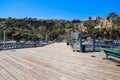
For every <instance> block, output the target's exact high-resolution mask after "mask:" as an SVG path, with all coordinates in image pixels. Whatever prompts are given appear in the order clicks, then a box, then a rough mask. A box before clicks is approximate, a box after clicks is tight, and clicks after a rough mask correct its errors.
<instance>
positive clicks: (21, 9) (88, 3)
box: [0, 0, 120, 20]
mask: <svg viewBox="0 0 120 80" xmlns="http://www.w3.org/2000/svg"><path fill="white" fill-rule="evenodd" d="M0 10H1V11H0V17H1V18H7V17H14V18H24V17H32V18H43V19H66V20H72V19H80V20H86V19H88V17H89V16H91V17H93V16H101V17H103V18H105V17H106V16H108V14H109V13H110V12H116V13H117V14H118V15H120V0H0Z"/></svg>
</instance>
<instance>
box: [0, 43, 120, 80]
mask: <svg viewBox="0 0 120 80" xmlns="http://www.w3.org/2000/svg"><path fill="white" fill-rule="evenodd" d="M91 55H95V56H96V57H95V58H92V57H91ZM104 57H105V55H104V54H102V52H99V53H98V52H97V53H87V54H85V53H84V54H82V53H79V52H75V53H74V52H72V50H71V48H70V47H69V46H66V45H65V44H64V43H54V44H51V45H48V46H45V47H40V48H28V49H16V50H15V51H14V52H13V51H12V50H7V51H1V52H0V71H1V73H0V80H8V79H7V78H9V80H119V79H120V67H117V66H116V63H114V62H111V61H109V60H103V59H102V58H104ZM5 74H6V75H5Z"/></svg>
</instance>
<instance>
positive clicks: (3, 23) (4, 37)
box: [2, 22, 6, 49]
mask: <svg viewBox="0 0 120 80" xmlns="http://www.w3.org/2000/svg"><path fill="white" fill-rule="evenodd" d="M2 26H3V49H5V42H6V25H5V22H2Z"/></svg>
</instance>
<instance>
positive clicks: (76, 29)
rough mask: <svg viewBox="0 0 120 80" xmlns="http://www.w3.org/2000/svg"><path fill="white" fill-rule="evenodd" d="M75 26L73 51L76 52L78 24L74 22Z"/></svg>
mask: <svg viewBox="0 0 120 80" xmlns="http://www.w3.org/2000/svg"><path fill="white" fill-rule="evenodd" d="M74 28H75V52H77V44H78V25H77V24H74Z"/></svg>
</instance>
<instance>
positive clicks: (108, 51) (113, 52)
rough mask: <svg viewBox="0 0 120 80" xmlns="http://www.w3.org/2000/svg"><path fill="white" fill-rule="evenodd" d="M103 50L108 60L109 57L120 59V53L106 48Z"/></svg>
mask: <svg viewBox="0 0 120 80" xmlns="http://www.w3.org/2000/svg"><path fill="white" fill-rule="evenodd" d="M102 50H103V51H104V52H105V54H106V58H108V57H109V56H112V57H116V58H119V59H120V52H118V51H114V50H110V49H105V48H102Z"/></svg>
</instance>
